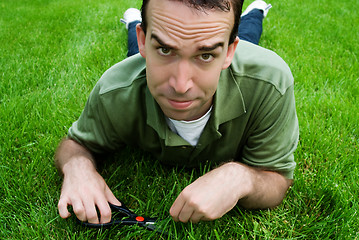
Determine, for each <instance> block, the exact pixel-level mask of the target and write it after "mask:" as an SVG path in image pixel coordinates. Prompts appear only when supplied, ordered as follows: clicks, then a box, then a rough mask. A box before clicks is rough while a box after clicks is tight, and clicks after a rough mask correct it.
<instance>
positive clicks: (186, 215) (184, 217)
mask: <svg viewBox="0 0 359 240" xmlns="http://www.w3.org/2000/svg"><path fill="white" fill-rule="evenodd" d="M193 214H194V208H193V207H191V206H190V205H188V204H187V203H185V204H184V206H183V208H182V209H181V211H180V213H179V215H178V220H179V221H180V222H183V223H186V222H188V221H189V220H190V218H191V216H192V215H193Z"/></svg>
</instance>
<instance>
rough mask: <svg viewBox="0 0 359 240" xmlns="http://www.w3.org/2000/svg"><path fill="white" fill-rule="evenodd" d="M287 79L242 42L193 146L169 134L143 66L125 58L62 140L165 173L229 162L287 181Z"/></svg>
mask: <svg viewBox="0 0 359 240" xmlns="http://www.w3.org/2000/svg"><path fill="white" fill-rule="evenodd" d="M298 135H299V130H298V120H297V116H296V110H295V101H294V93H293V77H292V74H291V72H290V69H289V68H288V66H287V64H286V63H285V62H284V61H283V60H282V59H281V58H280V57H279V56H278V55H276V54H275V53H273V52H272V51H269V50H267V49H264V48H262V47H259V46H256V45H253V44H251V43H248V42H246V41H240V43H239V45H238V47H237V50H236V53H235V57H234V59H233V61H232V64H231V66H230V67H229V68H228V69H226V70H223V71H222V73H221V76H220V80H219V84H218V88H217V91H216V93H215V96H214V103H213V111H212V115H211V117H210V119H209V121H208V123H207V125H206V126H205V128H204V130H203V132H202V134H201V136H200V139H199V141H198V144H197V145H196V146H191V145H190V144H189V143H188V142H187V141H185V140H184V139H183V138H181V137H180V136H178V135H177V134H175V133H174V132H172V131H171V130H170V129H169V127H168V126H167V123H166V120H165V116H164V114H163V113H162V111H161V109H160V107H159V105H158V104H157V102H156V101H155V99H154V98H153V97H152V95H151V93H150V92H149V90H148V88H147V84H146V66H145V60H144V59H143V58H142V57H141V56H140V55H135V56H133V57H130V58H127V59H125V60H124V61H122V62H120V63H118V64H116V65H114V66H113V67H111V68H110V69H109V70H107V71H106V72H105V73H104V75H103V76H102V77H101V79H100V80H99V82H98V83H97V84H96V86H95V87H94V89H93V90H92V92H91V94H90V96H89V98H88V101H87V103H86V106H85V109H84V111H83V112H82V114H81V116H80V118H79V119H78V121H76V122H75V123H74V124H73V125H72V127H71V128H70V129H69V132H68V137H70V138H72V139H74V140H76V141H77V142H79V143H80V144H82V145H84V146H85V147H87V148H88V149H89V150H91V151H93V152H95V153H104V152H110V151H111V152H114V151H118V150H120V149H121V147H123V146H124V145H131V146H137V147H139V148H141V149H143V150H145V151H149V152H151V153H152V154H153V155H154V156H155V157H156V158H158V159H159V160H160V161H161V162H163V163H166V164H171V165H177V164H180V165H185V166H189V167H192V166H198V165H199V163H204V162H207V161H208V162H211V163H214V164H220V163H223V162H226V161H230V160H234V161H238V162H243V163H245V164H247V165H250V166H254V167H259V168H261V169H266V170H271V171H276V172H279V173H281V174H283V175H284V176H286V177H287V178H289V179H291V178H293V171H294V168H295V165H296V164H295V162H294V156H293V152H294V151H295V149H296V147H297V142H298Z"/></svg>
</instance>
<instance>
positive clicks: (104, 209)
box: [96, 199, 111, 223]
mask: <svg viewBox="0 0 359 240" xmlns="http://www.w3.org/2000/svg"><path fill="white" fill-rule="evenodd" d="M96 204H97V208H98V210H99V212H100V215H101V220H100V223H108V222H110V221H111V208H110V205H108V202H107V201H106V199H104V200H102V201H99V202H97V203H96Z"/></svg>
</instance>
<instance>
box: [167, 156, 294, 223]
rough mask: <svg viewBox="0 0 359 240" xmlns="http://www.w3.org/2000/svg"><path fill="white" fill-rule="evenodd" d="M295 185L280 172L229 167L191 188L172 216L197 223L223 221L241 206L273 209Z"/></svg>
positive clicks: (199, 181) (210, 173) (236, 166)
mask: <svg viewBox="0 0 359 240" xmlns="http://www.w3.org/2000/svg"><path fill="white" fill-rule="evenodd" d="M291 183H292V180H289V179H286V178H285V177H284V176H282V175H280V174H279V173H276V172H270V171H264V170H258V169H255V168H252V167H249V166H247V165H244V164H241V163H236V162H230V163H226V164H224V165H222V166H220V167H218V168H216V169H214V170H212V171H210V172H208V173H207V174H205V175H203V176H202V177H200V178H198V179H197V180H196V181H194V182H193V183H192V184H190V185H188V186H187V187H186V188H185V189H184V190H183V191H182V192H181V193H180V195H179V196H178V197H177V199H176V200H175V202H174V203H173V205H172V207H171V209H170V214H171V215H172V217H173V219H174V220H175V221H181V222H188V221H191V222H194V223H196V222H199V221H201V220H214V219H217V218H220V217H222V216H223V215H224V214H225V213H227V212H228V211H230V210H231V209H232V208H233V207H234V206H235V205H236V204H237V202H238V203H239V204H240V205H241V206H243V207H245V208H260V209H263V208H272V207H275V206H277V205H279V204H280V203H281V202H282V200H283V198H284V196H285V194H286V191H287V190H288V188H289V186H290V185H291Z"/></svg>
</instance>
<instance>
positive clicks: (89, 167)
mask: <svg viewBox="0 0 359 240" xmlns="http://www.w3.org/2000/svg"><path fill="white" fill-rule="evenodd" d="M74 171H81V172H86V171H96V167H95V163H94V162H93V161H92V160H91V159H88V158H86V157H83V156H78V157H73V158H72V159H70V160H69V161H68V162H66V163H65V164H64V165H63V167H62V173H63V175H64V176H66V175H68V174H71V173H72V172H74Z"/></svg>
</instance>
